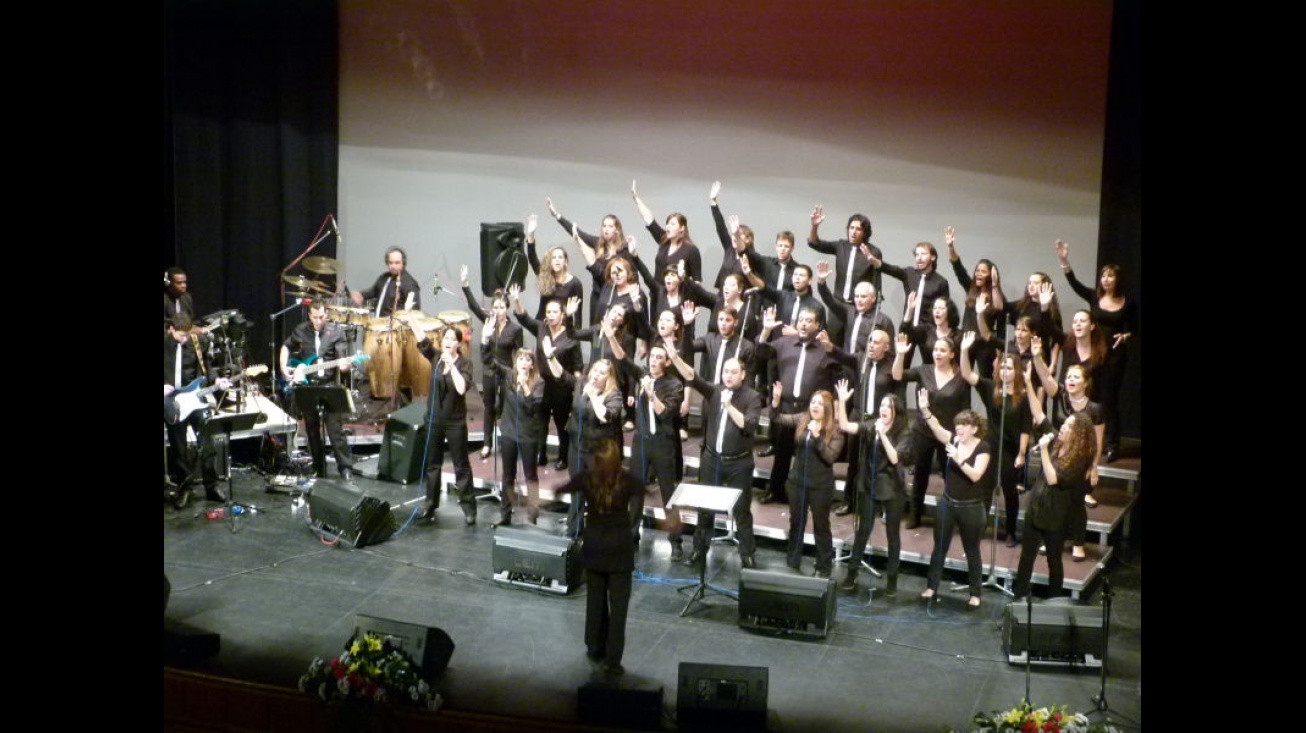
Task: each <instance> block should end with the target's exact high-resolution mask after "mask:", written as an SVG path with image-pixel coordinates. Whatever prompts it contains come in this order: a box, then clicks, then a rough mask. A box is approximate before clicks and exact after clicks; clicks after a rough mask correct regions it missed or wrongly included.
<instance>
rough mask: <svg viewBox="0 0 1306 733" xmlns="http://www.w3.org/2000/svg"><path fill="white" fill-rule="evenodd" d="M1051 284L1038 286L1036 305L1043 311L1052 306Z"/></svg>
mask: <svg viewBox="0 0 1306 733" xmlns="http://www.w3.org/2000/svg"><path fill="white" fill-rule="evenodd" d="M1053 295H1054V293H1053V292H1052V283H1040V284H1039V286H1038V304H1039V305H1040V306H1042V307H1043V308H1044V309H1047V307H1048V306H1050V305H1052V296H1053Z"/></svg>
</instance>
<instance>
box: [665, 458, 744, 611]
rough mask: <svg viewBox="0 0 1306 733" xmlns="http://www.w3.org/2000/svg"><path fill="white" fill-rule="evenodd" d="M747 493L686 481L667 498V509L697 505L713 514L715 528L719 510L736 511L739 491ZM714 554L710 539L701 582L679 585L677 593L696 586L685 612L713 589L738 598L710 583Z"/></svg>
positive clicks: (702, 565) (699, 571) (699, 574)
mask: <svg viewBox="0 0 1306 733" xmlns="http://www.w3.org/2000/svg"><path fill="white" fill-rule="evenodd" d="M743 493H744V492H743V490H742V489H736V488H732V487H730V486H708V485H705V484H689V483H682V484H680V485H679V486H677V487H676V491H675V493H674V494H672V495H671V500H670V501H668V502H667V509H671V508H672V507H676V511H680V507H687V508H689V509H697V510H699V511H700V512H709V513H710V514H711V517H712V518H711V522H710V524H709V527H711V528H715V527H716V513H717V512H730V511H732V510H733V509H734V508H735V504H736V503H737V502H738V501H739V495H740V494H743ZM711 554H712V543H711V542H708V543H707V548H706V549H705V550H704V551H703V560H702V561H701V562H700V563H699V565H698V582H697V583H691V584H689V585H685V586H681V587H679V588H677V589H676V592H677V593H683V592H685V591H687V590H690V589H693V591H694V592H693V593H692V594H690V596H689V600H688V601H686V602H685V607H684V608H682V609H680V615H681V616H684V615H685V614H686V613H689V607H690V606H692V605H694V601H701V600H703V598H704V596H706V595H707V592H708V591H709V590H710V591H713V592H715V593H716V594H717V595H722V596H725V597H726V598H734V596H732V595H730V594H729V593H728V592H726V591H724V590H721V589H720V588H713V587H712V586H710V585H708V583H707V561H708V558H709V557H710V556H711Z"/></svg>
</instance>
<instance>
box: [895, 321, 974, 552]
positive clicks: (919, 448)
mask: <svg viewBox="0 0 1306 733" xmlns="http://www.w3.org/2000/svg"><path fill="white" fill-rule="evenodd" d="M911 349H912V344H911V340H910V338H909V337H908V336H907V334H906V333H899V334H898V342H897V344H896V350H897V353H896V354H895V355H894V358H893V369H892V372H891V373H892V375H893V378H894V379H895V380H896V381H898V382H899V383H905V382H919V383H920V385H921V387H922V388H923V390H924V391H925V392H926V393H927V394H928V395H929V398H930V404H932V405H933V406H934V412H935V414H937V416H938V418H939V425H941V426H943V428H944V429H945V430H951V429H952V419H953V418H954V417H956V416H957V413H959V412H961V411H962V410H964V409H966V408H967V407H969V406H970V385H969V384H967V383H966V380H964V379H962V378H961V374H960V373H959V371H958V369H957V347H956V345H955V344H953V343H952V341H950V340H948V339H946V338H943V339H938V340H937V341H935V342H934V348H933V350H932V351H931V352H930V357H931V359H930V363H928V364H921V365H920V366H914V367H912V368H911V369H903V366H902V365H903V361H904V360H906V358H907V354H908V353H909V352H911ZM912 434H913V435H915V436H916V437H915V441H916V442H915V443H914V448H913V449H912V456H914V457H915V465H914V466H913V467H912V492H911V493H912V497H911V505H910V506H909V507H908V509H909V513H908V516H907V529H916V528H917V527H919V526H920V524H921V516H922V515H923V514H924V513H925V493H926V490H927V489H928V488H929V481H930V466H931V465H932V464H933V463H934V457H935V455H936V454H940V455H939V458H940V460H943V459H944V458H946V457H945V456H943V455H941V454H942V453H943V452H944V449H943V446H942V445H940V444H939V442H938V441H937V440H935V439H934V433H933V431H932V430H931V429H930V427H929V426H928V425H926V424H925V420H924V418H923V417H921V415H920V414H918V415H917V418H916V423H915V424H914V425H912Z"/></svg>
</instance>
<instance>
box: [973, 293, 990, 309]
mask: <svg viewBox="0 0 1306 733" xmlns="http://www.w3.org/2000/svg"><path fill="white" fill-rule="evenodd" d="M988 310H989V296H988V293H980V294H979V295H978V296H976V297H975V312H976V313H987V312H988Z"/></svg>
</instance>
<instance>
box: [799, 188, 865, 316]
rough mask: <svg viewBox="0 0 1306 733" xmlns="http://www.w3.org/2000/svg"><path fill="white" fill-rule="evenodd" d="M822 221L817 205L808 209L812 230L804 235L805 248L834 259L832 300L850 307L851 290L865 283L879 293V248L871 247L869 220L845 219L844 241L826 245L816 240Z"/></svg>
mask: <svg viewBox="0 0 1306 733" xmlns="http://www.w3.org/2000/svg"><path fill="white" fill-rule="evenodd" d="M823 221H825V208H824V207H823V206H821V205H820V204H817V205H816V208H814V209H812V230H811V232H809V233H808V235H807V246H809V247H811V248H812V249H814V250H816V251H817V252H821V253H823V254H828V255H834V270H835V288H834V292H835V297H837V298H839V299H840V300H842V301H844V302H845V303H851V302H852V299H853V286H855V285H856V284H857V283H859V282H868V283H871V284H872V285H874V286H875V291H876V292H879V291H880V273H879V271H878V270H876V269H875V268H876V267H879V265H878V264H877V263H876V262H875V260H876V259H878V258H880V257H882V256H883V255H882V254H881V253H880V248H879V247H876V246H875V245H873V244H871V220H870V219H867V218H866V216H865V215H863V214H853V215H852V216H850V217H848V238H847V239H840V240H839V241H837V242H827V241H825V240H823V239H821V238H820V236H819V235H818V234H817V230H818V229H819V228H820V226H821V222H823Z"/></svg>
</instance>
